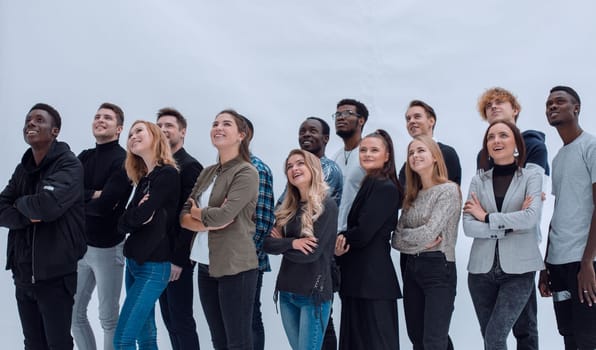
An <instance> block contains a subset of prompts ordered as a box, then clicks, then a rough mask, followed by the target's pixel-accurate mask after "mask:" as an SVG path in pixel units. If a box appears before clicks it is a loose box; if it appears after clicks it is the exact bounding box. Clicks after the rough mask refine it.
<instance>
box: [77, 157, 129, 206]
mask: <svg viewBox="0 0 596 350" xmlns="http://www.w3.org/2000/svg"><path fill="white" fill-rule="evenodd" d="M108 171H109V174H110V176H109V177H108V180H107V181H106V183H105V185H104V187H103V188H102V189H101V196H99V198H95V199H91V200H89V201H88V202H87V205H86V207H85V213H86V214H87V215H90V216H106V215H108V214H110V213H111V212H112V211H113V210H114V209H115V208H116V207H118V206H123V205H125V204H126V203H121V202H123V201H126V200H127V199H128V196H129V195H130V191H131V190H132V186H131V184H130V180H129V179H128V176H127V175H126V171H125V170H124V158H118V159H116V160H114V161H113V162H112V164H111V166H110V168H109V170H108Z"/></svg>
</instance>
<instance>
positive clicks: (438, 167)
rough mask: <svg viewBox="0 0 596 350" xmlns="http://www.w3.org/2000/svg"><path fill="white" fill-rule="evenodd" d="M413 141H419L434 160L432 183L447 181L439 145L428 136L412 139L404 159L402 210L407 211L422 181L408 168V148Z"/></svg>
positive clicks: (420, 187)
mask: <svg viewBox="0 0 596 350" xmlns="http://www.w3.org/2000/svg"><path fill="white" fill-rule="evenodd" d="M414 141H420V142H422V143H423V144H424V145H425V146H426V147H428V150H429V151H430V154H431V155H432V157H433V158H434V159H435V160H436V162H435V163H434V165H433V172H432V181H433V183H435V184H437V185H438V184H442V183H445V182H448V181H449V179H448V177H447V166H446V165H445V160H444V159H443V153H442V152H441V149H440V148H439V145H438V144H437V143H436V142H435V141H434V140H433V139H432V138H430V137H428V136H423V135H420V136H416V137H414V139H413V140H412V141H410V143H409V144H408V155H407V157H406V197H405V199H404V209H408V208H409V207H410V206H411V205H412V203H413V202H414V200H415V199H416V197H417V196H418V192H420V190H421V189H422V180H421V179H420V175H418V173H416V172H415V171H414V170H412V167H411V166H410V155H409V153H410V146H411V145H412V143H413V142H414Z"/></svg>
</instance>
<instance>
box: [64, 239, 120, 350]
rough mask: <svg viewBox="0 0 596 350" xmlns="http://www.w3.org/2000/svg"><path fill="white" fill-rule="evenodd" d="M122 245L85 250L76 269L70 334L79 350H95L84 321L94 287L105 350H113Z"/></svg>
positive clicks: (90, 331) (86, 323) (118, 306)
mask: <svg viewBox="0 0 596 350" xmlns="http://www.w3.org/2000/svg"><path fill="white" fill-rule="evenodd" d="M123 247H124V242H121V243H120V244H118V245H116V246H114V247H110V248H96V247H91V246H88V247H87V253H85V256H83V258H82V259H81V260H79V263H78V266H77V279H78V281H77V293H76V294H75V302H74V307H73V309H72V328H71V329H72V335H73V337H74V340H75V343H76V344H77V347H78V348H79V349H81V350H95V349H97V345H96V343H95V336H94V335H93V329H92V328H91V325H90V324H89V319H88V318H87V307H88V306H89V301H90V300H91V295H92V294H93V290H94V289H95V287H96V286H97V300H98V304H99V321H100V323H101V328H102V329H103V347H104V350H112V349H114V331H115V330H116V325H117V324H118V313H119V312H120V291H121V290H122V273H123V271H124V256H123V255H122V249H123Z"/></svg>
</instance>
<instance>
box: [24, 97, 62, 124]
mask: <svg viewBox="0 0 596 350" xmlns="http://www.w3.org/2000/svg"><path fill="white" fill-rule="evenodd" d="M34 109H41V110H43V111H46V112H48V114H49V115H50V116H51V117H52V120H53V122H54V123H53V125H52V126H54V127H56V128H58V129H60V128H61V127H62V118H60V113H58V111H57V110H56V109H54V107H52V106H50V105H49V104H46V103H36V104H35V105H34V106H33V107H31V109H30V110H29V112H27V114H29V113H30V112H31V111H32V110H34Z"/></svg>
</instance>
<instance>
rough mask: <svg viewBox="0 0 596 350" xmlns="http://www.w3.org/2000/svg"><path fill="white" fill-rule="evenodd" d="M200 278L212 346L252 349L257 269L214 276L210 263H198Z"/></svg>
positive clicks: (200, 291)
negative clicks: (212, 275)
mask: <svg viewBox="0 0 596 350" xmlns="http://www.w3.org/2000/svg"><path fill="white" fill-rule="evenodd" d="M198 279H199V297H200V299H201V305H202V306H203V312H204V313H205V319H206V320H207V324H208V325H209V332H210V333H211V342H212V343H213V348H214V349H215V350H220V349H230V350H231V349H242V350H247V349H248V350H251V349H252V348H253V341H252V312H253V308H254V300H255V290H256V287H257V270H256V269H254V270H248V271H244V272H240V273H238V274H236V275H232V276H223V277H217V278H214V277H211V276H209V266H208V265H204V264H199V274H198Z"/></svg>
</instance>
